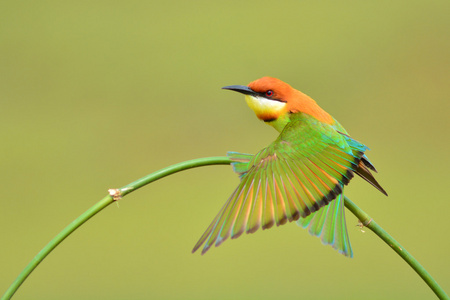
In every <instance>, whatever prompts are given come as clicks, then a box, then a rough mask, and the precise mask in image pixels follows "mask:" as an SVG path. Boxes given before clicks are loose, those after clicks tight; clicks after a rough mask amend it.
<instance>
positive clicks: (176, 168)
mask: <svg viewBox="0 0 450 300" xmlns="http://www.w3.org/2000/svg"><path fill="white" fill-rule="evenodd" d="M230 163H231V161H230V159H229V158H228V157H207V158H199V159H193V160H189V161H185V162H181V163H178V164H175V165H172V166H169V167H166V168H164V169H161V170H159V171H156V172H154V173H152V174H149V175H147V176H145V177H143V178H141V179H139V180H136V181H134V182H132V183H130V184H128V185H126V186H124V187H122V188H120V189H117V190H111V191H113V192H114V193H111V192H110V195H108V196H106V197H104V198H103V199H102V200H100V201H99V202H98V203H97V204H95V205H94V206H93V207H91V208H90V209H88V210H87V211H86V212H85V213H83V214H82V215H81V216H79V217H78V218H77V219H75V220H74V221H73V222H72V223H70V224H69V225H68V226H67V227H66V228H64V229H63V230H62V231H61V232H60V233H59V234H58V235H57V236H56V237H54V238H53V239H52V240H51V241H50V242H49V243H48V244H47V245H46V246H45V247H44V248H43V249H42V250H41V251H40V252H39V253H38V254H37V255H36V256H35V257H34V258H33V260H32V261H31V262H30V263H29V264H28V265H27V266H26V267H25V269H24V270H23V271H22V272H21V273H20V274H19V276H18V277H17V278H16V280H15V281H14V282H13V283H12V285H11V286H10V287H9V288H8V290H7V291H6V292H5V294H4V295H3V296H2V298H1V299H2V300H4V299H10V298H11V297H12V296H13V295H14V293H15V292H16V291H17V289H18V288H19V287H20V286H21V285H22V283H23V282H24V281H25V280H26V279H27V277H28V276H29V275H30V274H31V272H33V270H34V269H35V268H36V267H37V266H38V265H39V264H40V263H41V262H42V260H44V258H45V257H46V256H47V255H48V254H49V253H50V252H51V251H52V250H53V249H55V248H56V247H57V246H58V245H59V244H60V243H61V242H62V241H63V240H64V239H65V238H67V237H68V236H69V235H70V234H71V233H72V232H74V231H75V230H76V229H77V228H78V227H80V226H81V225H83V224H84V223H85V222H86V221H87V220H89V219H90V218H92V217H93V216H94V215H95V214H97V213H98V212H100V211H101V210H103V209H104V208H105V207H107V206H108V205H110V204H111V203H113V202H114V201H117V200H119V199H121V198H122V197H123V196H125V195H127V194H129V193H131V192H133V191H135V190H137V189H139V188H141V187H143V186H145V185H147V184H149V183H151V182H153V181H156V180H158V179H161V178H163V177H165V176H168V175H171V174H174V173H177V172H180V171H183V170H187V169H191V168H196V167H201V166H208V165H228V164H230ZM345 206H346V207H347V209H349V210H350V211H351V212H352V213H353V214H354V215H355V216H356V217H357V218H358V219H359V220H360V221H361V222H362V224H363V225H364V226H366V227H368V228H369V229H371V230H372V231H373V232H374V233H375V234H376V235H378V236H379V237H380V238H381V239H383V240H384V241H385V242H386V243H387V244H388V245H389V246H390V247H391V248H392V249H394V250H395V251H396V252H397V253H398V254H399V255H400V256H401V257H402V258H403V259H404V260H405V261H406V262H407V263H408V264H409V265H410V266H411V267H412V268H413V269H414V270H415V271H416V272H417V273H418V274H419V275H420V277H422V279H423V280H424V281H425V282H426V283H427V284H428V286H430V288H431V289H432V290H433V292H434V293H435V294H436V295H437V296H438V297H439V298H440V299H449V297H448V296H447V294H446V293H445V292H444V291H443V290H442V288H441V287H440V286H439V285H438V284H437V283H436V281H435V280H434V279H433V278H432V277H431V276H430V274H429V273H428V272H427V271H426V270H425V269H424V268H423V267H422V266H421V265H420V264H419V262H417V260H415V259H414V257H412V256H411V254H409V253H408V252H407V251H406V250H405V248H403V247H402V246H400V244H399V243H398V242H397V241H395V240H394V239H393V238H392V237H391V236H390V235H389V234H388V233H387V232H385V231H384V230H383V229H382V228H381V227H380V226H379V225H378V224H377V223H375V221H373V220H372V219H371V218H370V217H369V216H368V215H367V214H366V213H365V212H364V211H362V210H361V209H360V208H359V207H358V206H356V204H354V203H353V202H352V201H350V199H348V198H345Z"/></svg>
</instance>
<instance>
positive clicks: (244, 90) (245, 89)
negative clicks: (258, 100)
mask: <svg viewBox="0 0 450 300" xmlns="http://www.w3.org/2000/svg"><path fill="white" fill-rule="evenodd" d="M222 89H224V90H232V91H235V92H239V93H241V94H244V95H255V94H256V92H255V91H253V90H252V89H251V88H249V87H248V86H245V85H229V86H224V87H223V88H222Z"/></svg>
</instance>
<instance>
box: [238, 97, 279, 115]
mask: <svg viewBox="0 0 450 300" xmlns="http://www.w3.org/2000/svg"><path fill="white" fill-rule="evenodd" d="M245 101H247V105H248V106H249V107H250V108H251V109H252V110H253V111H254V112H255V113H256V115H263V114H274V113H275V114H276V113H278V112H280V111H281V110H283V108H284V107H285V106H286V103H285V102H280V101H276V100H269V99H266V98H263V97H259V96H250V95H246V96H245Z"/></svg>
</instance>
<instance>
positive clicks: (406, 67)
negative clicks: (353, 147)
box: [0, 0, 450, 299]
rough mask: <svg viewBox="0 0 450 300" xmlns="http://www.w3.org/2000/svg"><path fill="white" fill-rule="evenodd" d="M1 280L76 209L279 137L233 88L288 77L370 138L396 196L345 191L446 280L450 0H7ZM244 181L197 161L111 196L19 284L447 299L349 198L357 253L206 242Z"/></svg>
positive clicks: (103, 291)
mask: <svg viewBox="0 0 450 300" xmlns="http://www.w3.org/2000/svg"><path fill="white" fill-rule="evenodd" d="M0 6H1V8H0V105H1V106H0V107H1V116H2V118H1V119H2V120H1V122H2V126H1V129H0V131H1V139H2V146H1V147H0V151H1V152H0V156H1V159H0V168H1V173H0V182H1V194H2V196H1V200H0V205H1V207H0V228H1V229H0V239H1V244H2V246H1V248H0V266H1V270H2V271H1V272H0V293H3V292H4V291H5V290H6V289H7V287H8V286H9V285H10V284H11V282H12V281H13V280H14V279H15V278H16V276H17V275H18V274H19V272H20V271H21V270H22V269H23V268H24V267H25V266H26V264H28V262H29V261H30V260H31V259H32V258H33V257H34V255H36V254H37V253H38V251H40V250H41V249H42V248H43V247H44V246H45V245H46V243H47V242H48V241H49V240H50V239H51V238H53V237H54V236H55V235H56V234H57V233H58V232H59V231H60V230H61V229H62V228H64V227H65V226H66V225H67V224H68V223H69V222H71V221H72V220H73V219H75V218H76V217H77V216H79V215H80V214H81V213H82V212H84V211H85V210H86V209H87V208H89V207H90V206H92V205H93V204H94V203H96V202H97V201H99V200H100V199H101V198H102V197H103V196H104V195H106V193H107V189H109V188H117V187H121V186H123V185H125V184H127V183H129V182H131V181H133V180H135V179H138V178H140V177H142V176H144V175H146V174H148V173H151V172H153V171H155V170H158V169H160V168H162V167H165V166H167V165H170V164H173V163H177V162H180V161H184V160H188V159H192V158H198V157H205V156H220V155H224V154H225V153H226V151H228V150H233V151H240V152H247V153H255V152H257V151H258V150H260V149H261V148H263V147H264V146H266V145H268V144H269V143H270V142H271V141H272V140H274V139H275V138H276V136H277V132H276V131H275V130H273V129H271V128H270V127H268V126H265V125H263V123H261V122H260V121H258V120H257V119H256V117H255V116H254V114H253V112H252V111H251V110H250V109H249V108H248V107H247V106H246V104H245V101H244V99H243V97H242V96H240V95H238V94H234V93H231V92H228V91H223V90H221V89H220V88H221V87H222V86H225V85H230V84H247V83H248V82H250V81H252V80H254V79H257V78H259V77H262V76H273V77H278V78H280V79H282V80H284V81H286V82H288V83H290V84H291V85H293V86H294V87H296V88H298V89H300V90H302V91H303V92H305V93H307V94H309V95H310V96H311V97H313V98H314V99H316V100H317V102H318V103H319V104H320V105H321V106H322V107H323V108H324V109H326V110H327V111H329V112H330V113H331V114H332V115H333V116H334V117H335V118H336V119H338V120H339V121H340V122H341V123H342V124H343V125H344V126H345V127H346V129H347V130H348V131H349V132H350V133H351V134H352V136H353V137H354V138H355V139H357V140H360V141H361V142H364V143H365V144H367V145H368V146H369V147H370V148H371V149H372V151H370V152H369V153H368V154H369V157H370V158H371V160H372V162H373V163H374V164H375V165H376V166H377V168H378V170H379V174H378V177H377V178H378V179H379V181H380V183H381V184H382V185H383V186H384V187H385V189H386V190H387V191H388V192H389V197H387V198H386V197H384V196H383V195H382V194H381V193H379V192H378V191H376V190H375V189H374V188H372V187H371V186H370V185H368V184H366V183H365V182H363V181H362V180H361V179H359V178H356V179H355V180H353V181H352V182H351V184H350V187H349V188H347V194H348V196H349V197H350V198H351V199H352V200H353V201H355V202H356V203H357V204H358V205H360V207H361V208H362V209H364V210H365V211H367V212H368V213H369V214H370V215H371V216H372V217H373V218H374V219H375V220H377V221H378V222H379V223H380V225H381V226H383V227H384V228H385V229H386V230H387V231H388V232H389V233H390V234H392V235H393V236H394V237H395V238H397V239H398V241H399V242H400V243H402V244H403V246H405V247H406V248H407V249H408V250H409V251H410V252H411V253H412V254H413V255H414V256H415V257H416V258H417V259H418V260H419V261H420V262H421V263H422V264H423V265H424V266H425V267H426V269H427V270H428V271H429V272H430V273H431V274H432V275H433V276H434V277H435V279H436V280H437V281H438V283H440V284H441V285H442V287H443V288H444V289H445V290H446V291H447V292H450V274H449V268H450V260H449V258H448V254H449V252H450V241H449V233H448V214H449V209H450V202H449V198H448V188H449V179H450V178H449V168H450V161H449V158H448V154H449V128H450V121H449V113H450V106H449V104H448V101H449V95H450V93H449V92H450V86H449V78H450V76H449V74H450V73H449V61H450V59H449V53H450V39H449V28H450V19H449V17H448V16H449V12H450V2H449V1H448V0H443V1H223V2H219V1H165V2H163V1H158V2H156V1H76V2H75V1H71V2H69V1H4V2H3V3H2V4H1V5H0ZM237 183H238V178H237V176H236V175H235V174H234V173H233V172H232V171H231V169H230V167H228V166H215V167H205V168H200V169H195V170H191V171H187V172H183V173H179V174H177V175H173V176H171V177H168V178H165V179H163V180H161V181H158V182H156V183H153V184H151V185H150V186H147V187H145V188H144V189H142V190H139V191H138V192H135V193H133V194H131V195H129V196H128V197H126V198H124V200H123V201H121V202H120V205H119V207H117V205H111V206H110V207H108V208H107V209H105V210H104V211H102V212H101V213H100V214H99V215H97V216H95V217H94V218H93V219H92V220H90V221H89V222H88V223H86V224H85V225H84V226H83V227H81V228H80V229H79V230H78V231H76V232H75V233H74V234H73V235H72V236H70V237H69V238H68V239H67V240H66V241H64V242H63V243H62V244H61V245H60V246H59V247H58V248H57V249H56V250H55V251H54V252H53V253H51V254H50V256H49V257H47V259H46V260H45V261H44V262H43V263H42V264H41V265H40V266H39V267H38V268H37V269H36V270H35V272H34V273H33V274H32V275H31V276H30V277H29V278H28V280H27V281H26V282H25V284H24V285H23V286H22V287H21V288H20V289H19V291H18V293H17V294H16V299H99V298H108V299H281V298H290V299H297V298H298V299H300V298H301V299H357V298H361V295H364V299H382V298H383V299H434V295H433V293H432V292H431V290H429V288H428V287H427V286H426V285H425V284H424V283H423V282H422V280H421V279H420V278H419V276H417V274H415V273H414V272H413V271H412V270H411V269H410V268H409V266H407V264H406V263H405V262H404V261H403V260H401V259H400V258H399V257H398V256H397V254H395V253H394V252H393V251H392V250H391V249H390V248H389V247H387V246H386V245H385V244H384V243H383V242H382V241H381V240H379V239H378V237H376V236H375V235H374V234H372V233H371V232H368V231H366V232H365V233H362V232H361V231H360V229H359V228H357V227H356V226H355V225H356V224H357V220H356V218H355V217H354V216H353V215H351V214H350V213H347V223H348V226H349V232H350V238H351V241H352V246H353V250H354V252H355V257H354V258H353V259H347V258H345V257H343V256H341V255H339V254H338V253H336V252H335V251H333V250H332V249H331V248H330V247H324V246H322V245H321V243H320V242H319V240H318V239H316V238H312V237H311V236H309V234H307V232H306V231H304V230H301V229H300V228H299V227H297V226H296V225H295V224H289V225H287V226H283V227H280V228H276V229H271V230H268V231H264V232H262V231H258V232H257V233H255V234H254V235H251V236H243V237H241V238H239V239H238V240H232V241H227V242H226V243H224V244H223V245H222V246H221V247H219V248H215V249H212V250H210V252H208V253H207V254H206V255H204V256H201V255H200V254H198V253H196V254H191V249H192V247H193V246H194V244H195V243H196V241H197V239H198V238H199V237H200V236H201V234H202V233H203V231H204V230H205V229H206V227H207V225H209V223H210V222H211V221H212V219H213V218H214V216H215V215H216V213H217V212H218V210H219V209H220V207H221V206H222V205H223V203H224V202H225V201H226V199H227V198H228V196H229V195H230V193H231V192H232V191H233V189H234V188H235V186H236V185H237Z"/></svg>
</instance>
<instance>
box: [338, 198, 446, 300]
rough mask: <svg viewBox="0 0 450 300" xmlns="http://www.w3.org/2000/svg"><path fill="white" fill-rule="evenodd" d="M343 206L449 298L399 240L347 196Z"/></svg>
mask: <svg viewBox="0 0 450 300" xmlns="http://www.w3.org/2000/svg"><path fill="white" fill-rule="evenodd" d="M345 207H347V209H348V210H350V211H351V212H352V213H353V214H354V215H355V216H356V217H357V218H358V219H359V220H360V221H361V223H362V224H363V225H364V226H365V227H367V228H369V229H370V230H372V231H373V232H374V233H375V234H376V235H378V237H379V238H380V239H382V240H383V241H384V242H385V243H386V244H388V245H389V247H391V248H392V249H393V250H394V251H395V252H397V254H398V255H400V256H401V258H403V260H404V261H406V262H407V263H408V264H409V265H410V266H411V268H413V269H414V271H416V273H417V274H419V276H420V277H422V279H423V281H425V283H426V284H428V286H429V287H430V288H431V289H432V290H433V292H434V293H435V294H436V296H438V297H439V299H450V298H449V297H448V295H447V294H446V293H445V292H444V290H443V289H442V288H441V287H440V286H439V284H438V283H437V282H436V281H435V280H434V279H433V277H431V275H430V273H428V272H427V270H425V268H424V267H423V266H422V265H421V264H420V263H419V262H418V261H417V260H416V259H415V258H414V257H413V256H412V255H411V254H410V253H409V252H408V251H406V249H405V248H404V247H403V246H402V245H400V243H399V242H397V241H396V240H395V239H394V238H393V237H392V236H391V235H390V234H389V233H387V232H386V231H385V230H384V229H383V228H381V226H380V225H378V224H377V222H375V221H374V220H373V219H372V218H371V217H370V216H369V215H368V214H367V213H365V212H364V211H363V210H362V209H360V208H359V207H358V206H357V205H356V204H355V203H353V202H352V201H351V200H350V199H348V198H347V197H345Z"/></svg>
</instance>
